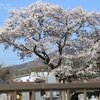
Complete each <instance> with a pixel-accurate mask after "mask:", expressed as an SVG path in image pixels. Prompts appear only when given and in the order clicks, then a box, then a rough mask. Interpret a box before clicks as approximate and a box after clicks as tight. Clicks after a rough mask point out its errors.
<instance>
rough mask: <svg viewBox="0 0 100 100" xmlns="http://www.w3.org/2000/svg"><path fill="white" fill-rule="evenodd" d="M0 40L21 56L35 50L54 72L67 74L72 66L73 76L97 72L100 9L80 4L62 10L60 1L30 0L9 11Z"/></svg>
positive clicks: (33, 52) (34, 52)
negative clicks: (84, 7)
mask: <svg viewBox="0 0 100 100" xmlns="http://www.w3.org/2000/svg"><path fill="white" fill-rule="evenodd" d="M0 42H1V43H3V44H4V49H5V50H6V49H8V48H9V47H10V46H12V47H13V51H18V55H19V56H20V58H21V59H24V58H25V57H32V56H33V54H35V55H36V56H37V57H39V58H41V59H42V60H43V61H44V63H45V64H46V65H48V66H49V67H50V68H51V70H53V71H54V73H55V74H57V73H58V72H62V73H63V74H64V75H65V76H66V74H67V76H68V77H69V78H71V76H73V73H72V72H71V71H72V70H73V72H75V73H74V74H75V75H76V76H81V75H79V73H83V74H84V75H85V73H86V72H88V73H90V74H93V72H95V73H96V72H97V70H96V68H93V67H95V66H96V64H97V63H96V61H97V51H99V50H100V46H99V44H100V13H99V12H97V11H91V12H87V11H86V10H85V9H83V8H81V7H78V8H75V9H72V10H70V9H67V10H64V9H63V8H61V7H60V6H59V5H50V4H49V3H42V2H36V3H32V4H31V5H30V6H28V7H27V8H22V9H20V10H10V11H9V17H8V19H6V21H5V26H4V27H1V31H0ZM91 65H92V66H91ZM84 69H85V70H84ZM77 70H79V71H78V72H77ZM76 72H77V73H76ZM70 75H71V76H70ZM61 76H62V75H61ZM61 79H62V78H61Z"/></svg>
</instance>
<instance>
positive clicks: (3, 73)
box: [0, 65, 14, 81]
mask: <svg viewBox="0 0 100 100" xmlns="http://www.w3.org/2000/svg"><path fill="white" fill-rule="evenodd" d="M2 66H3V65H2ZM2 66H1V68H0V78H1V79H2V80H4V81H9V79H11V78H12V76H13V75H14V70H13V68H11V67H6V66H5V67H4V66H3V67H2Z"/></svg>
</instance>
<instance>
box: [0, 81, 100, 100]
mask: <svg viewBox="0 0 100 100" xmlns="http://www.w3.org/2000/svg"><path fill="white" fill-rule="evenodd" d="M89 90H93V91H95V90H97V91H100V83H66V84H62V83H60V84H43V83H42V84H17V85H9V84H6V85H0V93H8V92H13V93H14V100H17V99H16V96H17V92H23V91H24V92H27V91H28V92H31V93H32V100H35V92H36V91H50V100H53V99H52V97H53V95H52V92H53V91H66V93H67V98H66V99H65V100H70V92H71V91H83V93H84V100H87V93H88V91H89Z"/></svg>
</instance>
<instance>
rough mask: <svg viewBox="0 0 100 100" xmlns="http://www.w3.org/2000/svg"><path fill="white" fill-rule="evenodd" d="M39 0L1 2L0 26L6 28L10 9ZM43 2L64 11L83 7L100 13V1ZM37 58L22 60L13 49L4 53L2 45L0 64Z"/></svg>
mask: <svg viewBox="0 0 100 100" xmlns="http://www.w3.org/2000/svg"><path fill="white" fill-rule="evenodd" d="M36 1H37V0H2V1H1V0H0V26H4V20H5V19H6V18H7V17H8V10H9V9H20V8H21V7H27V6H29V5H30V4H31V3H32V2H36ZM41 1H42V2H44V3H45V2H49V3H50V4H57V5H60V6H62V7H63V8H64V9H67V8H70V9H73V8H76V7H78V6H81V7H83V8H85V9H87V11H92V10H97V11H100V0H41ZM34 58H35V57H33V58H31V59H25V60H24V61H23V60H20V59H19V57H18V56H17V53H13V52H12V48H10V49H9V50H6V51H3V45H0V63H4V64H5V65H7V66H9V65H15V64H21V63H25V62H29V61H32V60H33V59H34Z"/></svg>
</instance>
